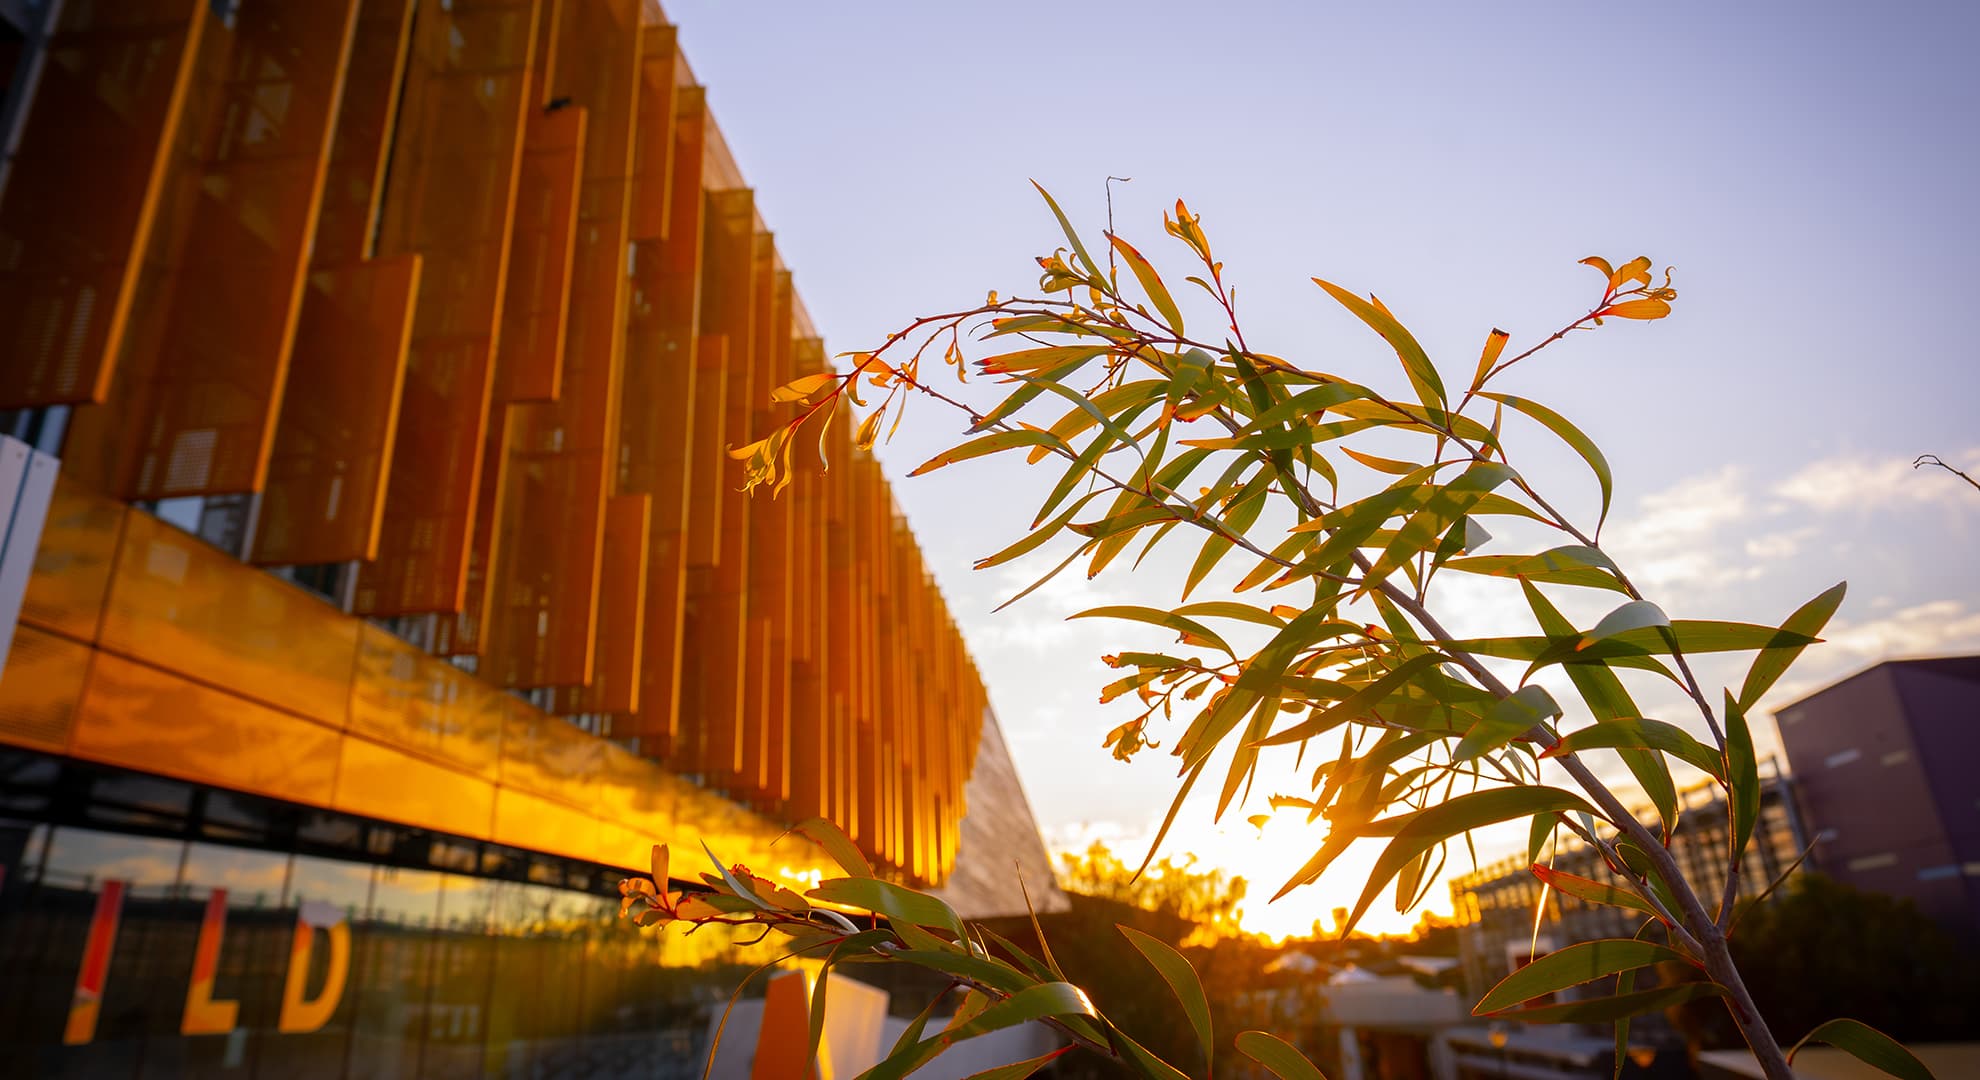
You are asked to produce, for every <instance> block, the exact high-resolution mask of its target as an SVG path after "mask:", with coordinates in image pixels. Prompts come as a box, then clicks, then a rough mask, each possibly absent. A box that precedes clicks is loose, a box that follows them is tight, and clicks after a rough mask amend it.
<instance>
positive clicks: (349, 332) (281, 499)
mask: <svg viewBox="0 0 1980 1080" xmlns="http://www.w3.org/2000/svg"><path fill="white" fill-rule="evenodd" d="M419 275H420V259H419V256H417V255H401V256H397V257H395V258H390V259H378V260H374V261H371V262H360V263H349V264H346V265H343V266H336V267H327V268H324V269H319V270H316V271H315V272H313V273H311V274H310V275H309V287H308V290H307V291H306V292H305V293H304V294H303V307H302V323H301V325H300V326H299V327H298V329H297V334H296V348H295V352H294V354H293V355H292V356H291V358H290V361H289V380H288V387H287V388H286V389H285V390H284V391H283V394H282V415H281V420H280V422H279V423H278V424H277V426H276V428H275V448H274V452H273V453H272V454H271V455H270V457H269V462H268V484H267V487H266V488H265V489H264V490H263V492H262V498H261V503H260V517H259V518H258V519H257V524H256V525H255V530H254V550H253V552H252V553H251V555H250V558H251V560H252V561H254V562H256V563H260V564H262V565H275V564H284V563H327V562H343V561H345V560H350V559H369V558H371V557H373V556H374V555H376V554H377V553H378V529H379V523H380V521H381V520H382V517H383V514H384V510H385V491H386V488H385V481H386V476H387V468H388V466H389V465H390V464H391V460H392V441H393V438H394V437H395V436H396V435H397V434H398V429H399V400H400V391H401V389H402V388H403V387H404V385H405V374H406V352H407V346H408V343H409V339H410V336H411V334H412V313H413V298H414V296H416V295H417V293H418V289H419Z"/></svg>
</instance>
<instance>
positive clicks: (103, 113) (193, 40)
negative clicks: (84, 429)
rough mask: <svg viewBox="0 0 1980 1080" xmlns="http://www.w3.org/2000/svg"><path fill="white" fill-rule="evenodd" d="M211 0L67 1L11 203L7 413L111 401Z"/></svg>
mask: <svg viewBox="0 0 1980 1080" xmlns="http://www.w3.org/2000/svg"><path fill="white" fill-rule="evenodd" d="M208 22H209V16H208V11H207V0H126V2H123V3H115V4H102V3H98V4H83V3H77V4H69V5H66V6H65V7H64V9H63V11H62V18H61V21H60V23H59V24H58V25H57V27H56V30H55V35H54V37H53V38H52V39H51V40H50V41H49V43H48V57H47V63H46V65H45V66H44V67H43V68H42V74H41V82H40V85H39V88H38V89H37V90H36V92H35V102H34V104H35V107H34V111H33V112H32V113H30V114H29V115H28V117H27V122H26V124H25V125H24V127H23V130H22V132H21V141H20V145H19V148H18V157H17V158H16V159H15V161H14V165H13V171H12V173H11V174H10V175H9V177H8V180H7V195H6V199H5V201H4V202H0V252H6V253H7V254H6V256H5V257H4V259H0V343H4V347H0V358H4V360H5V362H4V363H0V408H8V409H11V408H20V407H23V406H35V405H55V404H63V403H79V402H84V401H101V400H103V397H104V395H105V394H107V393H108V392H109V388H110V376H111V373H112V371H113V370H114V367H115V364H116V358H117V354H118V352H119V350H120V349H121V348H122V345H123V338H124V332H125V328H126V324H127V321H128V319H129V316H130V308H131V301H132V299H133V295H134V293H135V291H136V288H137V278H138V270H139V267H140V265H141V260H142V257H143V253H144V248H145V243H146V241H147V239H148V238H149V236H150V233H151V228H152V223H153V222H154V221H155V220H156V215H157V209H158V200H159V195H160V193H161V191H162V190H163V188H164V185H165V175H166V160H167V158H168V156H169V154H168V151H169V150H170V148H171V145H172V142H173V138H174V135H175V134H176V132H177V127H178V124H179V120H180V117H181V115H182V114H183V111H184V106H185V100H186V93H187V89H188V87H189V85H190V83H191V80H192V68H193V57H194V56H195V55H196V54H197V53H198V51H199V44H200V37H201V33H202V31H204V30H205V29H206V27H207V25H208Z"/></svg>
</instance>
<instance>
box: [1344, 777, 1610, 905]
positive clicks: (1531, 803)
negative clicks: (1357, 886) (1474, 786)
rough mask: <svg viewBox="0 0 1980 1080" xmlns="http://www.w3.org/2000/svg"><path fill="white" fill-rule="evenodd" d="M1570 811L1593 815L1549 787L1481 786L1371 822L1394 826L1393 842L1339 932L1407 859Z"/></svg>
mask: <svg viewBox="0 0 1980 1080" xmlns="http://www.w3.org/2000/svg"><path fill="white" fill-rule="evenodd" d="M1559 810H1571V811H1576V812H1579V813H1586V814H1593V813H1594V812H1595V808H1594V807H1592V806H1589V805H1588V803H1587V801H1586V800H1584V799H1582V798H1581V796H1579V795H1576V794H1574V793H1572V792H1568V791H1562V790H1560V789H1558V788H1550V787H1539V786H1534V787H1504V788H1487V789H1486V790H1484V791H1474V792H1471V793H1469V794H1465V795H1459V796H1457V797H1456V798H1454V799H1449V800H1447V801H1445V802H1441V803H1437V804H1435V805H1433V806H1430V807H1428V808H1426V809H1423V810H1418V811H1416V812H1414V813H1411V814H1403V815H1398V816H1397V817H1395V818H1391V819H1388V820H1387V821H1386V822H1373V823H1371V828H1379V827H1383V826H1385V825H1386V826H1389V827H1393V828H1395V839H1393V840H1391V841H1389V846H1388V847H1387V848H1384V849H1383V851H1382V854H1381V856H1380V857H1379V858H1377V859H1376V860H1375V867H1374V869H1373V870H1371V871H1370V872H1369V875H1368V883H1367V885H1366V886H1365V887H1364V888H1363V890H1362V893H1361V899H1360V900H1358V901H1356V902H1355V906H1354V910H1353V911H1352V912H1351V913H1350V914H1349V916H1348V921H1347V925H1346V926H1345V927H1343V928H1342V931H1341V932H1342V935H1343V936H1345V935H1346V934H1347V932H1348V931H1350V930H1352V929H1353V928H1354V926H1355V924H1356V923H1358V922H1360V921H1361V917H1362V916H1363V915H1365V914H1367V912H1368V906H1369V905H1370V904H1372V903H1373V902H1374V900H1375V897H1376V895H1377V894H1379V893H1380V892H1381V891H1382V889H1383V887H1384V886H1386V885H1387V884H1388V883H1389V879H1390V878H1393V877H1395V876H1396V874H1397V873H1399V872H1401V870H1402V868H1403V866H1404V865H1405V864H1406V863H1408V862H1409V861H1410V860H1411V859H1414V858H1416V857H1417V856H1418V855H1421V854H1423V853H1424V852H1425V851H1428V850H1429V849H1430V848H1432V847H1434V846H1436V845H1437V844H1440V843H1442V842H1444V841H1445V840H1448V839H1450V838H1451V837H1453V836H1456V835H1457V834H1459V833H1461V832H1466V831H1469V830H1471V829H1476V828H1479V827H1481V826H1485V825H1493V824H1497V823H1498V822H1501V821H1511V820H1513V819H1515V818H1523V817H1530V816H1531V815H1534V814H1545V813H1549V812H1552V811H1559Z"/></svg>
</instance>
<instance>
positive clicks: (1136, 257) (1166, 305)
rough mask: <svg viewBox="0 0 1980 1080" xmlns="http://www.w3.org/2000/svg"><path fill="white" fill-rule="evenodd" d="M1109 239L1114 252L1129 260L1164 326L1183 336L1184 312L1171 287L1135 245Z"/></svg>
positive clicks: (1136, 277)
mask: <svg viewBox="0 0 1980 1080" xmlns="http://www.w3.org/2000/svg"><path fill="white" fill-rule="evenodd" d="M1108 239H1109V240H1111V241H1113V244H1114V250H1115V251H1118V252H1120V253H1121V258H1123V259H1126V260H1127V264H1128V269H1130V270H1132V271H1134V279H1135V280H1136V281H1139V282H1141V291H1143V292H1145V293H1147V294H1148V300H1149V302H1150V303H1153V304H1154V305H1155V310H1156V312H1158V313H1159V314H1160V315H1161V316H1162V323H1163V325H1165V326H1167V327H1168V328H1169V329H1171V330H1174V331H1175V332H1176V336H1177V337H1181V336H1183V317H1182V311H1181V309H1179V308H1177V307H1176V298H1175V297H1173V296H1171V295H1169V287H1168V286H1167V285H1164V284H1162V276H1161V275H1160V274H1157V273H1156V272H1155V268H1154V267H1153V266H1151V265H1149V263H1148V260H1147V259H1145V258H1143V257H1142V254H1141V252H1139V251H1136V250H1135V248H1134V245H1133V244H1130V243H1128V242H1127V241H1126V240H1123V239H1121V238H1120V237H1118V236H1110V237H1108Z"/></svg>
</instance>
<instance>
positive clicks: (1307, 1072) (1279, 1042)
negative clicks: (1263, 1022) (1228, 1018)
mask: <svg viewBox="0 0 1980 1080" xmlns="http://www.w3.org/2000/svg"><path fill="white" fill-rule="evenodd" d="M1237 1051H1238V1053H1240V1054H1243V1055H1244V1056H1245V1057H1248V1058H1250V1059H1251V1060H1253V1061H1255V1062H1257V1063H1259V1064H1260V1065H1263V1066H1265V1068H1266V1069H1267V1070H1269V1071H1270V1072H1271V1073H1272V1075H1273V1076H1276V1077H1278V1078H1279V1080H1327V1077H1326V1074H1324V1073H1322V1072H1321V1071H1320V1070H1319V1069H1317V1068H1315V1067H1314V1065H1313V1063H1312V1062H1310V1061H1308V1060H1306V1055H1305V1054H1302V1053H1300V1052H1299V1050H1298V1049H1297V1048H1296V1047H1294V1046H1293V1044H1291V1043H1289V1042H1287V1041H1285V1040H1284V1039H1281V1038H1279V1037H1278V1036H1277V1035H1269V1034H1267V1033H1265V1032H1263V1031H1241V1032H1238V1037H1237Z"/></svg>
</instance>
